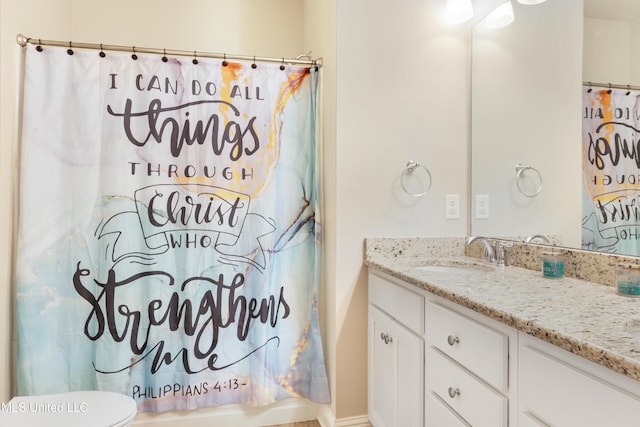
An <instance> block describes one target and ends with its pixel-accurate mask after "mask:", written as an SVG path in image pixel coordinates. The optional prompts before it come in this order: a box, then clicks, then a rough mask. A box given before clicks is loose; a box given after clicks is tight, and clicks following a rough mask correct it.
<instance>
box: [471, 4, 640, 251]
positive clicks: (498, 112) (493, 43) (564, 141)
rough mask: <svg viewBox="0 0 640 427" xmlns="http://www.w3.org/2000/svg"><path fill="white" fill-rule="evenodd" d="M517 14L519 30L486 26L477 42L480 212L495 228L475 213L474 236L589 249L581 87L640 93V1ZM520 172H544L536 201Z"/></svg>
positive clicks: (475, 166) (475, 149) (475, 179)
mask: <svg viewBox="0 0 640 427" xmlns="http://www.w3.org/2000/svg"><path fill="white" fill-rule="evenodd" d="M513 5H514V9H515V20H514V22H513V23H512V24H511V25H510V26H508V27H505V28H502V29H499V30H491V31H489V30H488V29H486V28H483V27H482V26H481V25H480V24H477V25H476V26H475V27H474V29H473V34H472V37H473V38H472V150H471V156H472V175H471V176H472V183H471V185H472V194H471V198H472V200H471V203H472V206H474V203H475V200H476V195H482V196H488V199H489V205H490V206H489V215H488V218H486V219H485V218H477V215H476V214H477V210H476V209H475V208H472V212H471V215H472V218H471V231H472V233H473V234H481V235H489V236H526V235H537V234H543V235H554V236H558V238H559V239H560V241H561V245H563V246H568V247H573V248H580V247H581V246H582V237H583V232H584V234H585V236H588V234H589V230H586V232H585V230H583V228H582V215H583V212H582V209H581V206H582V204H583V200H582V199H583V197H584V196H583V185H584V184H583V182H584V181H583V176H582V164H581V161H582V160H581V158H582V140H581V138H582V136H581V135H582V123H581V120H582V117H581V116H582V114H578V113H577V111H582V110H583V108H582V87H581V82H583V81H591V82H605V83H614V84H615V83H618V84H623V85H627V84H628V85H635V86H638V85H640V45H638V44H637V43H634V42H633V41H634V40H637V39H638V37H639V36H640V2H639V1H637V0H584V6H583V2H582V1H567V0H558V1H547V2H545V3H543V4H540V5H537V6H535V7H531V6H530V7H527V6H523V5H520V4H518V3H516V2H513ZM583 16H584V19H583ZM634 49H635V50H637V51H638V52H636V51H634ZM518 163H522V164H527V165H531V166H533V167H535V168H536V169H537V170H538V171H540V174H541V176H542V178H543V180H544V186H543V188H542V190H541V191H540V193H539V194H537V195H536V196H535V197H529V198H527V197H525V196H524V195H522V194H520V193H519V192H518V185H517V184H518V183H519V182H518V181H516V179H517V178H516V176H515V175H514V174H513V168H514V167H515V165H516V164H518ZM585 199H586V197H585ZM482 200H483V201H486V198H482ZM585 203H592V202H591V201H589V200H585ZM485 216H487V215H485ZM638 234H640V232H639V233H638ZM585 240H588V237H587V239H585ZM554 241H555V239H554ZM619 253H620V252H619ZM627 253H629V252H627Z"/></svg>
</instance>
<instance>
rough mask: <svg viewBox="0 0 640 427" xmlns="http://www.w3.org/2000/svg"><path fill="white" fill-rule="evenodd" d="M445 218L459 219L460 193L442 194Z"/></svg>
mask: <svg viewBox="0 0 640 427" xmlns="http://www.w3.org/2000/svg"><path fill="white" fill-rule="evenodd" d="M444 205H445V213H444V217H445V218H446V219H460V195H459V194H445V196H444Z"/></svg>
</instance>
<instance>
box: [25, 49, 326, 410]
mask: <svg viewBox="0 0 640 427" xmlns="http://www.w3.org/2000/svg"><path fill="white" fill-rule="evenodd" d="M25 49H26V53H25V55H26V58H25V73H24V97H23V115H22V118H23V119H22V120H23V126H22V145H21V170H20V204H19V206H20V214H19V231H18V256H17V266H16V275H17V277H16V290H17V303H16V304H17V306H16V315H17V328H18V372H17V379H18V392H19V394H42V393H54V392H63V391H70V390H92V389H96V390H109V391H117V392H121V393H124V394H127V395H129V396H131V397H133V398H134V399H135V400H136V401H137V403H138V408H139V410H141V411H167V410H181V409H194V408H198V407H208V406H218V405H223V404H229V403H242V404H248V405H266V404H269V403H272V402H274V401H278V400H282V399H286V398H290V397H304V398H308V399H310V400H313V401H315V402H318V403H326V402H328V401H329V392H328V387H327V378H326V374H325V366H324V362H323V357H322V347H321V338H320V333H319V329H318V317H317V314H318V313H317V309H318V305H317V303H318V301H317V298H318V293H317V291H318V278H319V272H320V254H321V246H320V245H321V233H320V216H319V213H320V211H319V206H318V202H319V194H318V191H319V176H318V174H319V155H318V153H319V147H318V142H317V140H316V134H317V116H318V114H317V113H318V112H317V92H318V77H319V70H318V69H317V68H315V67H311V68H306V67H298V66H291V65H286V64H284V63H283V64H282V65H281V64H263V63H260V64H255V63H238V62H227V61H222V60H215V59H205V58H195V57H194V58H185V57H180V58H167V57H163V56H161V55H148V54H137V55H136V54H131V53H122V52H121V53H117V52H111V51H109V52H99V51H97V50H90V49H75V48H70V49H69V50H68V49H66V48H59V47H48V46H45V47H42V48H39V47H38V48H37V47H36V46H32V45H28V46H27V47H26V48H25ZM192 59H193V60H192ZM285 65H286V66H285Z"/></svg>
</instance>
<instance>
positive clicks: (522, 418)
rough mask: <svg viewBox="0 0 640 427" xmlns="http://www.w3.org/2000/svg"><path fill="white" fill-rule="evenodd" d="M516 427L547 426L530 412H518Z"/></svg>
mask: <svg viewBox="0 0 640 427" xmlns="http://www.w3.org/2000/svg"><path fill="white" fill-rule="evenodd" d="M518 427H549V426H548V425H547V424H545V423H543V422H542V421H540V420H539V419H537V418H536V417H534V416H533V415H531V414H528V413H525V412H520V415H519V416H518Z"/></svg>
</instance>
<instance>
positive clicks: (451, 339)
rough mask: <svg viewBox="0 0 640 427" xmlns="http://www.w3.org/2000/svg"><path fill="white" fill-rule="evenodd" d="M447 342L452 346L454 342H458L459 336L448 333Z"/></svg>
mask: <svg viewBox="0 0 640 427" xmlns="http://www.w3.org/2000/svg"><path fill="white" fill-rule="evenodd" d="M447 342H448V343H449V345H450V346H451V347H453V346H454V345H456V344H458V343H459V342H460V338H458V337H454V336H453V335H449V336H448V337H447Z"/></svg>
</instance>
